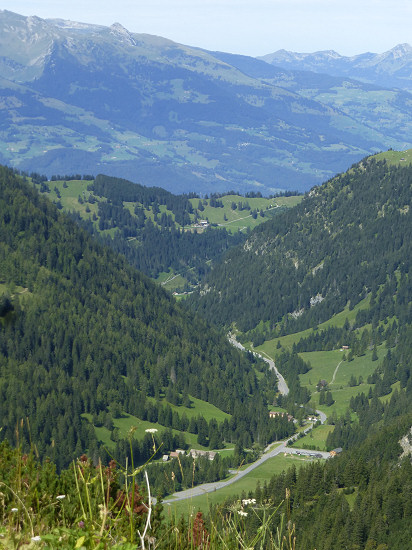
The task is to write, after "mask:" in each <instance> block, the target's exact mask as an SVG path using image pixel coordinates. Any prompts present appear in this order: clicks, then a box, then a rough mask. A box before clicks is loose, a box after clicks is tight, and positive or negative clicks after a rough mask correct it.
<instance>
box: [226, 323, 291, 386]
mask: <svg viewBox="0 0 412 550" xmlns="http://www.w3.org/2000/svg"><path fill="white" fill-rule="evenodd" d="M228 339H229V342H230V343H231V344H232V346H235V347H236V348H238V349H240V350H242V351H248V350H247V349H246V348H245V347H243V346H242V344H241V343H240V342H238V341H237V340H236V336H234V335H233V334H232V333H231V332H229V334H228ZM253 353H254V355H257V356H259V357H261V358H262V359H263V360H264V361H266V363H268V365H269V368H270V369H272V370H274V371H275V374H276V376H277V379H278V390H279V393H281V394H282V395H287V394H288V393H289V388H288V385H287V384H286V380H285V379H284V378H283V376H282V375H281V374H280V372H279V371H278V369H277V368H276V365H275V362H274V361H273V359H272V358H271V357H269V355H268V354H267V353H265V352H264V351H262V353H258V352H257V351H254V352H253Z"/></svg>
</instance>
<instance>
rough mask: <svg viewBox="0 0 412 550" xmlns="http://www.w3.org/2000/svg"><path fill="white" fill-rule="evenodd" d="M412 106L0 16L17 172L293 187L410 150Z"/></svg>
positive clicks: (195, 53) (122, 38)
mask: <svg viewBox="0 0 412 550" xmlns="http://www.w3.org/2000/svg"><path fill="white" fill-rule="evenodd" d="M387 64H388V67H389V65H390V63H389V61H388V62H387ZM387 72H388V74H389V73H390V69H389V68H388V69H387ZM411 107H412V96H411V95H410V93H409V92H408V91H407V90H406V88H405V90H401V89H393V88H389V89H388V88H385V87H383V86H382V85H378V84H370V83H363V82H360V81H359V79H358V80H354V79H353V78H352V77H347V76H343V77H342V76H338V77H337V76H333V75H332V76H331V75H325V74H317V73H316V72H314V71H311V72H309V71H307V70H305V71H301V70H298V71H296V70H295V69H294V68H293V67H292V68H291V70H289V69H287V70H286V69H284V68H281V67H280V68H279V67H278V66H272V65H271V64H270V63H268V62H267V60H266V61H262V60H260V59H254V58H252V57H247V56H235V55H230V54H225V53H222V52H209V51H205V50H201V49H198V48H191V47H189V46H183V45H180V44H177V43H175V42H172V41H171V40H168V39H166V38H161V37H156V36H151V35H147V34H135V33H130V32H129V31H128V30H127V29H125V28H124V27H122V26H121V25H119V24H116V23H115V24H114V25H112V26H110V27H105V26H100V25H89V24H83V23H77V22H71V21H63V20H44V19H40V18H38V17H24V16H21V15H18V14H15V13H13V12H10V11H6V10H4V11H0V110H1V118H0V131H1V136H2V138H1V140H0V162H2V163H4V164H8V165H10V166H13V167H16V168H18V169H21V170H28V171H37V172H41V173H44V174H46V175H48V176H51V175H53V174H68V173H87V174H94V175H97V174H98V173H104V174H107V175H113V176H118V177H123V178H127V179H129V180H131V181H135V182H138V183H142V184H145V185H151V186H152V185H157V186H160V187H163V188H166V189H168V190H170V191H172V192H174V193H182V192H188V191H196V192H199V193H210V192H213V191H218V192H222V191H227V190H230V189H234V190H236V191H240V192H247V191H261V192H262V193H263V194H265V195H268V194H272V193H275V192H277V191H280V190H290V189H293V190H294V189H297V190H300V191H304V190H307V189H310V188H311V187H312V186H313V185H315V184H319V183H321V182H322V181H324V180H326V179H328V178H329V177H331V176H333V175H334V174H336V173H337V172H340V171H343V170H345V169H346V168H347V167H348V166H350V165H351V164H353V163H354V162H356V161H358V160H359V159H361V158H363V157H364V156H366V155H368V154H370V153H373V152H376V151H380V150H385V149H388V148H393V149H406V148H410V147H412V137H411V136H412V109H411Z"/></svg>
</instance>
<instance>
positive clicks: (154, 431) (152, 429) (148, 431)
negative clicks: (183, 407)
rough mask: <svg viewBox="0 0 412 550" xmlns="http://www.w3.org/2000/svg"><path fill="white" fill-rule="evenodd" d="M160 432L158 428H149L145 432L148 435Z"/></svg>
mask: <svg viewBox="0 0 412 550" xmlns="http://www.w3.org/2000/svg"><path fill="white" fill-rule="evenodd" d="M158 431H159V430H157V429H156V428H147V430H145V432H146V433H148V434H155V433H156V432H158Z"/></svg>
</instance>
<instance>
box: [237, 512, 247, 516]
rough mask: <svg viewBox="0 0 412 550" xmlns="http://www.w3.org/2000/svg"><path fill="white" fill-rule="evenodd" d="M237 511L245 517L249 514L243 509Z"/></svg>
mask: <svg viewBox="0 0 412 550" xmlns="http://www.w3.org/2000/svg"><path fill="white" fill-rule="evenodd" d="M237 513H238V514H239V516H243V517H246V516H247V512H244V511H243V510H238V512H237Z"/></svg>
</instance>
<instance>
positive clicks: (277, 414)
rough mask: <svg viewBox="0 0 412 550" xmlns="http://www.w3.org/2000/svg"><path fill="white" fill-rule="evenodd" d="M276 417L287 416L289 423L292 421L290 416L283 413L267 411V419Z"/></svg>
mask: <svg viewBox="0 0 412 550" xmlns="http://www.w3.org/2000/svg"><path fill="white" fill-rule="evenodd" d="M277 416H287V417H288V420H289V422H290V421H291V420H293V416H292V415H291V414H287V413H285V412H280V411H269V418H276V417H277Z"/></svg>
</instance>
